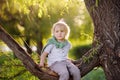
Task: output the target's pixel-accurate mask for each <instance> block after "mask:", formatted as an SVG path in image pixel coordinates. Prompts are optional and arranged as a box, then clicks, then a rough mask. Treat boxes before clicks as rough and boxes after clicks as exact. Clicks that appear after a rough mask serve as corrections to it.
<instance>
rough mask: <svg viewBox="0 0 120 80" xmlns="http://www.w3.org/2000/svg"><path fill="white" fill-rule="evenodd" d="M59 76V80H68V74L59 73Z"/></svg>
mask: <svg viewBox="0 0 120 80" xmlns="http://www.w3.org/2000/svg"><path fill="white" fill-rule="evenodd" d="M59 75H60V77H61V78H62V79H61V80H68V79H69V73H68V72H61V73H60V74H59Z"/></svg>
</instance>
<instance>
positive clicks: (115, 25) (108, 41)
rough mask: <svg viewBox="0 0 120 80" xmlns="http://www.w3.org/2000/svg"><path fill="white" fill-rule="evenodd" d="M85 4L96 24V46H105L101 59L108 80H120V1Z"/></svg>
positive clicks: (105, 0) (104, 0) (107, 0)
mask: <svg viewBox="0 0 120 80" xmlns="http://www.w3.org/2000/svg"><path fill="white" fill-rule="evenodd" d="M97 1H98V2H97ZM85 4H86V7H87V9H88V12H89V14H90V16H91V18H92V20H93V23H94V30H95V31H94V44H96V41H98V42H100V43H103V44H104V45H103V48H102V49H101V52H100V53H99V59H100V65H101V66H102V68H103V69H104V72H105V75H106V79H107V80H120V76H119V74H120V1H119V0H85Z"/></svg>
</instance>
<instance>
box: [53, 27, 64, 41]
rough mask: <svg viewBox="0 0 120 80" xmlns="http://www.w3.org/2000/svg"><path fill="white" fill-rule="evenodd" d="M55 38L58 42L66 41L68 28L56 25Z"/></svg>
mask: <svg viewBox="0 0 120 80" xmlns="http://www.w3.org/2000/svg"><path fill="white" fill-rule="evenodd" d="M54 36H55V38H56V39H57V41H60V42H62V41H64V40H65V36H66V28H65V26H62V25H56V27H55V29H54Z"/></svg>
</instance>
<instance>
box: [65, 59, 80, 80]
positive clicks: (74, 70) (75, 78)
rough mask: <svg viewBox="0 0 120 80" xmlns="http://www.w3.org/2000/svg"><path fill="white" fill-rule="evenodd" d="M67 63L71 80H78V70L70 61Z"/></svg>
mask: <svg viewBox="0 0 120 80" xmlns="http://www.w3.org/2000/svg"><path fill="white" fill-rule="evenodd" d="M66 62H67V67H68V69H69V72H70V74H71V75H72V76H73V80H80V78H81V76H80V70H79V69H78V67H77V66H75V65H74V64H73V63H71V62H70V61H66Z"/></svg>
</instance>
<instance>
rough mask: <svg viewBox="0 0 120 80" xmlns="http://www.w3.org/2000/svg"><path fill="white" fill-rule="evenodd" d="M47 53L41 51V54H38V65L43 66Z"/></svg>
mask: <svg viewBox="0 0 120 80" xmlns="http://www.w3.org/2000/svg"><path fill="white" fill-rule="evenodd" d="M47 55H48V53H47V52H43V53H42V55H41V56H40V64H39V67H44V63H45V59H46V57H47Z"/></svg>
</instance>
